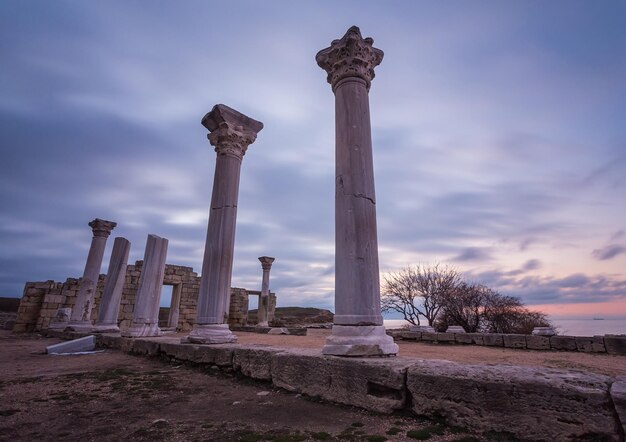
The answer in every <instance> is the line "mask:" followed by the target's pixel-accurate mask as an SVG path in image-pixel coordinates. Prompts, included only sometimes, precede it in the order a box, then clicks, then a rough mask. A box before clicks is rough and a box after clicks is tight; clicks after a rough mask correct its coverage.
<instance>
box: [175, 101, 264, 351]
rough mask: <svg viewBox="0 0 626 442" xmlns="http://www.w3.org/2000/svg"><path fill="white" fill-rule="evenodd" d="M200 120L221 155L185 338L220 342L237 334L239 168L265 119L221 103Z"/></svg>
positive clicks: (218, 154) (218, 160) (233, 340)
mask: <svg viewBox="0 0 626 442" xmlns="http://www.w3.org/2000/svg"><path fill="white" fill-rule="evenodd" d="M202 125H203V126H204V127H206V128H207V129H208V130H209V131H210V134H209V135H208V138H209V142H210V143H211V145H212V146H215V152H217V161H216V164H215V177H214V178H213V196H212V198H211V210H210V213H209V226H208V230H207V237H206V246H205V249H204V260H203V262H202V276H201V278H200V293H199V295H198V309H197V310H198V317H197V319H196V323H195V324H194V326H193V330H192V331H191V333H190V334H189V336H187V337H184V338H183V339H182V340H181V341H182V342H192V343H201V344H220V343H225V342H235V341H236V340H237V337H236V336H235V335H234V334H233V333H232V332H231V331H230V330H229V328H228V324H227V323H225V316H226V315H227V314H228V309H229V302H230V281H231V277H232V271H233V254H234V248H235V224H236V221H237V199H238V197H239V174H240V170H241V161H242V160H243V156H244V155H245V153H246V150H247V149H248V146H249V145H250V144H252V143H253V142H254V140H255V139H256V136H257V133H258V132H259V131H260V130H261V129H263V123H261V122H260V121H256V120H253V119H252V118H249V117H247V116H245V115H243V114H241V113H239V112H237V111H236V110H234V109H231V108H229V107H228V106H225V105H223V104H217V105H215V106H214V107H213V110H211V112H209V113H208V114H206V115H205V116H204V118H203V119H202Z"/></svg>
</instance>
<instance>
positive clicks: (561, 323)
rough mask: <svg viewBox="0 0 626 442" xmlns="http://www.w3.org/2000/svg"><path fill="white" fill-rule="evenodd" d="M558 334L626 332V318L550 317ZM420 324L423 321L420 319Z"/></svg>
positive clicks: (391, 324)
mask: <svg viewBox="0 0 626 442" xmlns="http://www.w3.org/2000/svg"><path fill="white" fill-rule="evenodd" d="M550 320H551V321H552V323H553V324H554V325H555V327H556V331H557V333H558V334H559V335H563V336H598V335H610V334H615V335H619V334H626V318H601V319H594V318H583V319H580V318H567V319H565V318H550ZM407 324H409V323H408V322H407V321H405V320H404V319H385V320H384V325H385V327H387V328H401V327H403V326H404V325H407ZM422 325H425V322H424V321H422Z"/></svg>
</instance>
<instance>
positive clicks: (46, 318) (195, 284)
mask: <svg viewBox="0 0 626 442" xmlns="http://www.w3.org/2000/svg"><path fill="white" fill-rule="evenodd" d="M142 268H143V261H141V260H140V261H136V262H135V264H134V265H129V266H128V267H127V268H126V281H125V283H124V288H123V291H122V300H121V302H120V312H119V316H118V324H119V326H120V328H125V327H128V325H129V324H130V321H131V320H132V317H133V309H134V308H135V296H136V295H137V288H138V287H139V277H140V276H141V270H142ZM105 278H106V275H100V278H99V279H98V285H97V287H96V292H95V299H94V308H93V309H92V311H91V319H92V320H93V321H95V320H96V319H97V318H98V312H99V307H100V297H101V296H102V292H103V291H104V283H105ZM79 284H80V279H76V278H68V279H67V280H66V281H65V282H56V281H45V282H27V283H26V285H25V287H24V294H23V296H22V299H21V301H20V307H19V310H18V313H17V319H16V322H15V327H14V328H13V331H15V332H31V331H41V330H46V329H48V327H49V325H50V322H51V321H52V320H53V319H54V317H55V316H56V314H57V310H58V309H59V308H64V307H73V306H74V304H75V302H76V295H77V293H78V288H79ZM163 285H171V286H173V288H172V307H173V308H178V320H177V321H176V324H175V325H174V324H170V326H171V327H174V326H175V327H176V329H177V330H179V331H190V330H191V329H192V328H193V324H194V322H195V318H196V309H197V302H198V293H199V291H200V277H199V276H198V274H197V273H196V272H194V271H193V268H191V267H184V266H177V265H172V264H166V265H165V275H164V277H163ZM250 294H253V295H259V294H260V292H258V291H248V290H246V289H243V288H232V289H231V299H230V302H231V303H230V312H229V321H228V323H229V325H231V326H232V325H246V324H247V322H248V299H249V295H250ZM275 309H276V295H275V294H274V293H271V294H270V311H269V312H268V316H269V317H268V319H269V320H270V321H271V320H272V319H273V318H274V313H275ZM171 310H172V309H170V312H171ZM171 317H172V316H171V313H170V318H171Z"/></svg>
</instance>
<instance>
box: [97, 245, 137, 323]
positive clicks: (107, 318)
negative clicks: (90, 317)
mask: <svg viewBox="0 0 626 442" xmlns="http://www.w3.org/2000/svg"><path fill="white" fill-rule="evenodd" d="M129 253H130V241H128V240H127V239H126V238H122V237H119V238H115V242H114V243H113V251H112V252H111V261H110V262H109V271H108V274H107V279H106V282H105V283H104V291H103V292H102V298H101V299H100V310H99V311H98V320H97V321H96V325H95V327H94V331H96V332H100V333H115V332H119V331H120V329H119V327H118V326H117V316H118V314H119V312H120V301H121V300H122V290H123V289H124V282H126V267H127V265H128V254H129Z"/></svg>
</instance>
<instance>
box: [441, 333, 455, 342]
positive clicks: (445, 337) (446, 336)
mask: <svg viewBox="0 0 626 442" xmlns="http://www.w3.org/2000/svg"><path fill="white" fill-rule="evenodd" d="M436 335H437V342H440V343H443V344H451V343H453V342H454V335H455V333H447V332H446V333H436Z"/></svg>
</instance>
